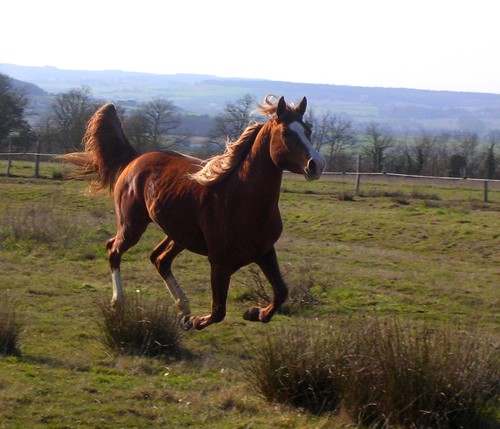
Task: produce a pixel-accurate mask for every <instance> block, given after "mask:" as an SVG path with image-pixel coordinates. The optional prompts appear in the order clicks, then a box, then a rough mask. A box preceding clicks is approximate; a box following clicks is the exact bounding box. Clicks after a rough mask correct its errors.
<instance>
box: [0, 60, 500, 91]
mask: <svg viewBox="0 0 500 429" xmlns="http://www.w3.org/2000/svg"><path fill="white" fill-rule="evenodd" d="M2 65H3V66H9V67H10V66H13V67H21V68H23V67H25V68H42V69H55V70H57V71H61V72H83V73H106V72H115V73H131V74H145V75H154V76H203V77H209V78H216V79H221V80H243V81H264V82H265V81H269V82H283V83H288V84H297V85H319V86H320V85H326V86H338V87H351V88H368V89H395V90H409V91H429V92H455V93H463V94H467V93H470V94H485V95H500V92H498V93H497V92H484V91H482V92H480V91H459V90H448V89H422V88H412V87H394V86H370V85H343V84H335V83H318V82H292V81H286V80H273V79H266V78H254V77H241V76H230V77H225V76H219V75H214V74H206V73H194V72H175V73H155V72H144V71H137V70H121V69H101V70H95V69H81V68H78V69H69V68H61V67H58V66H54V65H50V64H45V65H43V66H40V65H24V64H13V63H5V62H1V63H0V66H2ZM0 73H2V71H1V70H0ZM11 77H12V76H11ZM13 78H14V79H17V80H21V81H22V79H20V78H18V77H13ZM42 89H43V88H42Z"/></svg>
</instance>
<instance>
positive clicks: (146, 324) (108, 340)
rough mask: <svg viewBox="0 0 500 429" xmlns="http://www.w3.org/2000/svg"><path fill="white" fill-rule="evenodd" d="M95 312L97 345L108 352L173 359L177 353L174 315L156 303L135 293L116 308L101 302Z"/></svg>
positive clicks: (160, 303)
mask: <svg viewBox="0 0 500 429" xmlns="http://www.w3.org/2000/svg"><path fill="white" fill-rule="evenodd" d="M99 309H100V313H101V316H102V318H101V320H100V321H98V324H99V327H100V331H101V342H102V343H103V344H104V345H105V346H106V347H107V348H108V349H110V350H111V351H113V352H115V353H118V354H122V355H140V356H148V357H161V356H173V355H175V354H177V353H178V352H179V351H180V342H181V338H180V335H181V333H180V329H179V324H178V320H177V315H176V313H175V311H173V310H172V309H171V308H170V306H169V305H167V304H165V303H163V302H161V301H160V300H151V299H146V298H145V297H143V296H141V294H140V293H136V294H134V295H133V296H128V297H127V298H126V299H125V302H124V304H123V305H120V306H118V307H117V308H112V307H111V306H110V305H109V303H108V302H106V303H104V302H101V303H100V304H99Z"/></svg>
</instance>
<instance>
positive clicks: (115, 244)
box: [106, 221, 148, 308]
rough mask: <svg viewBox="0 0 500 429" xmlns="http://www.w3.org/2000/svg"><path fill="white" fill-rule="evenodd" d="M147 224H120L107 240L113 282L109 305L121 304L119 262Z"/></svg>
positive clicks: (121, 288) (121, 290) (142, 232)
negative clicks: (128, 225)
mask: <svg viewBox="0 0 500 429" xmlns="http://www.w3.org/2000/svg"><path fill="white" fill-rule="evenodd" d="M147 226H148V222H146V221H144V222H138V223H136V224H134V227H133V228H130V227H127V226H126V225H122V226H121V227H119V229H118V232H117V234H116V236H114V237H113V238H112V239H110V240H108V241H107V243H106V249H107V251H108V262H109V267H110V269H111V280H112V284H113V297H112V298H111V305H112V306H113V307H115V308H116V307H117V306H119V305H122V304H123V301H124V299H125V295H124V293H123V286H122V280H121V275H120V262H121V258H122V255H123V254H124V253H125V252H126V251H127V250H128V249H130V248H131V247H132V246H135V245H136V244H137V242H138V241H139V239H140V238H141V236H142V234H144V231H146V228H147Z"/></svg>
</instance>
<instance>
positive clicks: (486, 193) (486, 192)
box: [483, 180, 488, 203]
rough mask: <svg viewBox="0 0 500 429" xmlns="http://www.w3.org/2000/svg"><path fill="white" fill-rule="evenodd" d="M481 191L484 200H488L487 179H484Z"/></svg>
mask: <svg viewBox="0 0 500 429" xmlns="http://www.w3.org/2000/svg"><path fill="white" fill-rule="evenodd" d="M483 193H484V202H485V203H487V202H488V181H487V180H485V181H484V187H483Z"/></svg>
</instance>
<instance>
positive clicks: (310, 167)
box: [307, 158, 316, 171]
mask: <svg viewBox="0 0 500 429" xmlns="http://www.w3.org/2000/svg"><path fill="white" fill-rule="evenodd" d="M307 169H308V170H309V171H316V162H315V161H314V159H312V158H311V159H310V160H309V161H308V162H307Z"/></svg>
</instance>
